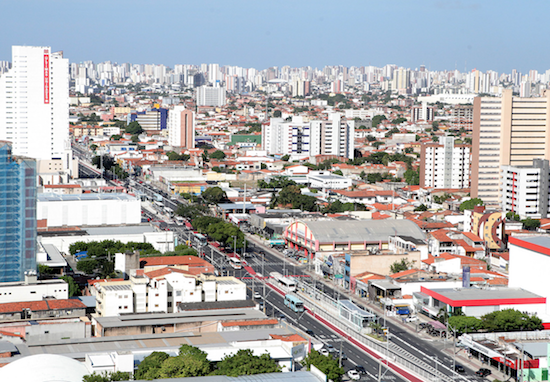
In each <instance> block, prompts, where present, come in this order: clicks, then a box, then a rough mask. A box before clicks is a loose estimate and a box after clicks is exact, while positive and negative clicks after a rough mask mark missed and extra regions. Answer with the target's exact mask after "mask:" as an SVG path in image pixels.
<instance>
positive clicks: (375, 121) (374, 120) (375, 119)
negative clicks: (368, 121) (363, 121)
mask: <svg viewBox="0 0 550 382" xmlns="http://www.w3.org/2000/svg"><path fill="white" fill-rule="evenodd" d="M384 120H387V118H386V116H385V115H375V116H374V117H372V127H373V128H377V127H378V125H379V124H380V123H381V122H382V121H384Z"/></svg>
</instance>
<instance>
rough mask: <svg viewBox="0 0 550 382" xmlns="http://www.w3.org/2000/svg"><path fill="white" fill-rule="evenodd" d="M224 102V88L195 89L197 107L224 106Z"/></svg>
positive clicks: (205, 87)
mask: <svg viewBox="0 0 550 382" xmlns="http://www.w3.org/2000/svg"><path fill="white" fill-rule="evenodd" d="M225 102H226V99H225V89H224V88H222V87H210V86H200V87H198V88H197V106H224V105H225Z"/></svg>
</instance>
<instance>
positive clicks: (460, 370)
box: [455, 363, 466, 373]
mask: <svg viewBox="0 0 550 382" xmlns="http://www.w3.org/2000/svg"><path fill="white" fill-rule="evenodd" d="M455 371H456V372H457V373H464V372H465V371H466V370H464V366H462V365H461V364H459V363H455Z"/></svg>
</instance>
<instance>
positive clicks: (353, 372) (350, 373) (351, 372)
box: [348, 369, 361, 381]
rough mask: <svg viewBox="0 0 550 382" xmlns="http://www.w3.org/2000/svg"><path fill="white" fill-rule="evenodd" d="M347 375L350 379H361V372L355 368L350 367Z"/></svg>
mask: <svg viewBox="0 0 550 382" xmlns="http://www.w3.org/2000/svg"><path fill="white" fill-rule="evenodd" d="M348 377H349V379H351V380H352V381H358V380H360V379H361V374H359V373H358V372H357V370H354V369H351V370H349V371H348Z"/></svg>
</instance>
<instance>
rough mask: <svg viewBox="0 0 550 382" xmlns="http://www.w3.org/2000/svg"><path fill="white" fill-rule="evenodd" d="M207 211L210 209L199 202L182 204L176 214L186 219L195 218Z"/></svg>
mask: <svg viewBox="0 0 550 382" xmlns="http://www.w3.org/2000/svg"><path fill="white" fill-rule="evenodd" d="M206 211H208V208H207V207H206V206H202V205H199V204H180V205H179V206H178V209H177V210H176V214H177V215H179V216H181V217H184V218H186V219H193V218H195V217H197V216H200V215H203V214H205V213H206Z"/></svg>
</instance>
